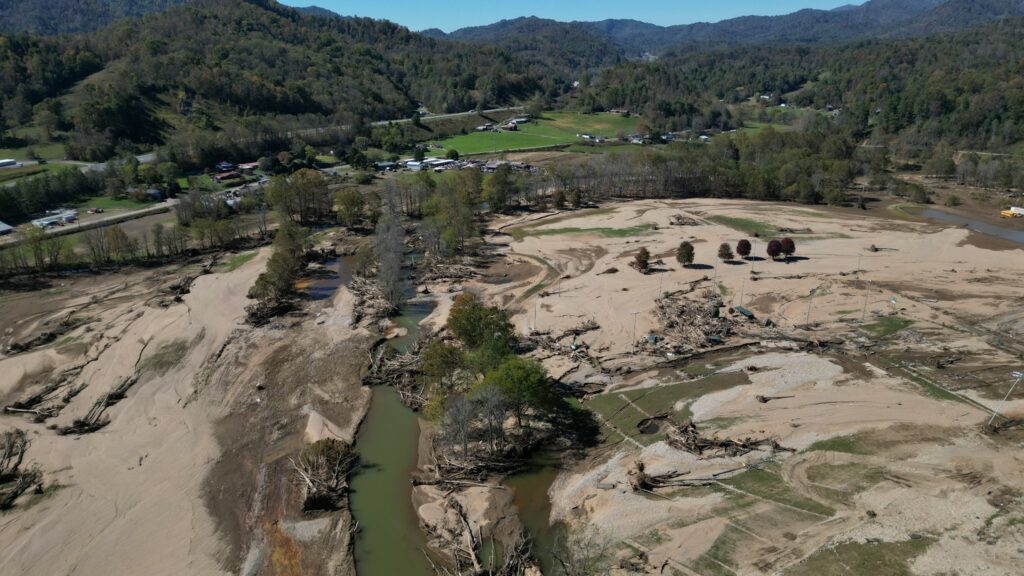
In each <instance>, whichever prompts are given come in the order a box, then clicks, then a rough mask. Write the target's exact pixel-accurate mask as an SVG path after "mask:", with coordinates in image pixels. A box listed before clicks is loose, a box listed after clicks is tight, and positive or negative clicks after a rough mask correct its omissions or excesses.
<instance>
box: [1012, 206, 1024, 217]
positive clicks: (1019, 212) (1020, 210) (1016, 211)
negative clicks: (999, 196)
mask: <svg viewBox="0 0 1024 576" xmlns="http://www.w3.org/2000/svg"><path fill="white" fill-rule="evenodd" d="M1010 212H1013V213H1014V214H1017V215H1018V216H1024V208H1017V207H1016V206H1014V207H1012V208H1010Z"/></svg>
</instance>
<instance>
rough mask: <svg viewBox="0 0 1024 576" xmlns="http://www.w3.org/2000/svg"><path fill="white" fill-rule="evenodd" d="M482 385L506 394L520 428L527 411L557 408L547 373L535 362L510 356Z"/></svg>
mask: <svg viewBox="0 0 1024 576" xmlns="http://www.w3.org/2000/svg"><path fill="white" fill-rule="evenodd" d="M482 386H496V387H497V388H498V389H500V390H501V391H502V392H503V394H504V397H505V400H506V402H508V405H509V407H510V408H511V409H512V413H513V414H515V416H516V423H517V424H518V425H519V427H522V426H523V416H525V415H526V413H527V412H528V411H535V412H540V413H546V412H548V411H549V410H551V408H552V407H553V406H554V401H555V394H554V392H553V391H552V389H551V387H550V386H549V385H548V383H547V373H546V372H545V370H544V367H543V366H541V364H540V362H537V361H536V360H530V359H526V358H522V357H519V356H509V357H508V358H506V359H505V360H504V361H503V362H502V363H501V364H500V365H498V367H497V368H495V369H494V370H492V371H490V372H489V373H487V375H486V376H484V379H483V383H482Z"/></svg>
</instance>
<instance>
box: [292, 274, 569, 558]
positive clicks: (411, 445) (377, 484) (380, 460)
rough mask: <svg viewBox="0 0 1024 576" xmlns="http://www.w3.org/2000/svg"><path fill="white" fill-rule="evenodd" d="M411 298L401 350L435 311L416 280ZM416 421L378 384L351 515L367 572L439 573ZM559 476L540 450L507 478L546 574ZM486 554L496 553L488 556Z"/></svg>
mask: <svg viewBox="0 0 1024 576" xmlns="http://www.w3.org/2000/svg"><path fill="white" fill-rule="evenodd" d="M354 264H355V258H354V257H347V256H346V257H341V258H337V259H334V260H331V261H329V262H326V263H325V268H326V270H325V273H324V274H320V275H318V277H316V278H313V279H311V280H310V281H309V283H308V284H307V285H306V290H307V293H308V294H309V295H310V296H311V297H312V298H314V299H317V300H325V299H329V298H331V297H333V294H334V292H335V291H336V290H337V289H338V287H339V286H342V285H346V286H347V285H348V284H349V282H350V281H351V279H352V272H351V270H352V267H353V265H354ZM405 297H406V299H407V300H412V301H411V302H408V301H407V303H406V304H405V305H404V306H403V307H402V309H401V313H400V314H399V315H398V316H397V317H395V318H393V320H394V322H395V323H396V324H397V325H398V326H400V327H401V328H404V329H405V331H406V333H405V334H404V335H402V336H400V337H398V338H394V339H392V340H391V341H390V345H392V346H394V347H395V348H396V349H398V350H399V351H402V350H405V349H408V348H409V347H411V346H412V345H414V344H415V342H417V341H418V340H419V338H420V337H421V335H422V331H421V328H420V322H421V321H422V320H423V319H425V318H426V317H427V316H429V315H430V313H431V312H432V311H433V309H434V305H433V304H432V303H429V302H422V301H415V300H414V297H415V287H414V286H413V283H412V282H411V281H409V282H407V285H406V288H405ZM417 419H418V416H417V415H416V413H415V412H413V411H412V410H409V409H408V408H406V407H405V405H403V404H402V402H401V400H400V399H399V397H398V394H397V393H396V392H395V391H394V390H393V389H392V388H388V387H380V388H376V389H374V391H373V398H372V400H371V403H370V409H369V411H368V412H367V414H366V418H365V419H364V421H363V424H362V426H361V427H360V429H359V434H358V437H357V438H356V448H357V449H358V450H359V454H360V458H361V466H360V468H359V470H358V472H356V474H355V475H354V476H353V478H352V486H351V489H352V494H351V499H350V503H351V509H352V515H353V517H354V518H355V520H356V522H358V526H359V532H358V533H357V535H356V539H355V559H356V571H357V572H358V574H359V575H360V576H394V575H396V574H401V575H403V576H430V575H431V574H433V571H432V570H431V567H430V563H429V562H428V561H427V559H426V556H425V555H424V551H425V550H426V548H427V542H426V538H425V536H424V534H423V532H422V530H420V527H419V521H418V519H417V516H416V511H415V510H414V508H413V504H412V484H411V483H410V478H411V474H412V472H413V471H414V469H415V468H416V458H417V443H418V436H419V422H418V420H417ZM557 475H558V466H557V458H555V457H554V456H553V455H541V456H538V457H536V458H534V460H533V461H531V463H530V466H529V467H528V468H527V469H526V470H525V471H523V472H521V473H519V474H517V475H515V476H513V477H511V478H509V479H508V481H507V485H508V486H509V488H510V489H512V490H514V491H515V497H514V500H515V504H516V506H517V508H518V510H519V514H520V517H521V519H522V521H523V524H524V525H525V527H526V529H527V532H528V533H529V534H530V536H531V538H532V539H533V542H534V551H535V553H536V554H537V556H538V557H539V558H540V559H541V562H542V566H543V568H544V571H545V573H548V570H549V568H550V564H549V560H548V561H546V560H545V559H550V554H551V551H552V549H553V546H554V531H553V529H552V528H551V527H550V525H549V523H548V519H549V517H550V511H551V505H550V500H549V499H548V495H547V492H548V488H549V487H550V486H551V483H552V482H553V481H554V479H555V477H556V476H557ZM487 556H489V553H486V555H485V556H484V557H485V558H486V557H487Z"/></svg>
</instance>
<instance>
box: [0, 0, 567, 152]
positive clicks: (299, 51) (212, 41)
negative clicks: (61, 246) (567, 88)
mask: <svg viewBox="0 0 1024 576" xmlns="http://www.w3.org/2000/svg"><path fill="white" fill-rule="evenodd" d="M5 44H7V45H14V46H21V47H22V48H18V49H17V50H18V51H19V53H22V54H24V55H23V56H19V57H18V58H17V59H16V60H15V61H14V62H15V63H14V64H13V66H10V67H11V68H13V70H12V71H11V72H10V77H11V78H12V79H13V81H12V82H11V83H10V84H7V86H15V89H14V91H13V92H14V93H15V96H16V97H15V98H14V99H12V100H11V101H8V102H5V103H4V104H3V108H4V117H6V118H8V121H9V124H11V125H12V126H17V125H21V124H24V123H26V122H29V121H32V119H33V107H35V109H36V111H38V109H39V105H40V104H43V103H44V100H45V99H47V98H52V97H53V96H55V95H56V94H58V93H59V92H61V91H62V90H70V92H69V93H68V94H67V95H66V96H63V97H62V98H61V99H60V102H59V103H56V104H54V103H46V104H45V105H46V106H47V107H48V108H51V109H53V110H56V111H57V112H58V113H60V114H61V117H60V118H59V124H61V125H63V126H65V127H67V128H70V130H69V140H68V142H67V149H68V152H69V153H70V154H71V155H72V156H73V157H78V158H85V159H104V158H106V157H108V156H109V155H111V154H113V153H114V152H115V151H116V150H118V149H119V148H128V149H130V148H132V147H133V145H134V144H159V143H163V142H168V141H171V140H173V139H174V138H175V137H178V136H180V135H181V134H183V133H202V132H218V133H225V132H230V133H231V134H232V137H233V138H234V139H235V140H240V139H246V138H255V137H258V135H259V134H261V133H267V132H275V131H278V132H279V131H283V127H282V126H283V125H284V124H282V123H286V124H287V127H288V128H289V129H294V128H297V127H303V126H324V125H344V124H360V123H365V122H367V121H372V120H387V119H394V118H406V117H409V116H411V115H412V114H413V113H414V112H415V111H416V110H417V109H418V108H419V107H420V106H421V105H426V106H427V107H428V108H430V109H431V110H432V111H435V112H453V111H465V110H468V109H471V108H473V107H475V106H478V105H480V106H492V105H501V104H509V103H513V102H516V101H520V100H525V99H528V98H531V97H533V96H534V95H535V94H537V93H538V92H546V91H551V90H554V91H556V92H557V90H558V89H559V87H560V86H563V85H564V84H566V82H567V80H566V79H564V78H563V79H560V78H558V77H557V75H556V74H546V75H544V77H543V78H541V77H540V76H539V75H537V74H532V73H531V70H530V67H528V66H526V65H524V64H522V61H521V60H520V59H516V58H513V57H511V56H509V54H508V53H507V52H505V51H503V50H501V49H499V48H495V47H489V46H483V47H481V46H468V45H463V44H459V43H454V42H445V41H438V40H434V39H430V38H426V37H424V36H421V35H418V34H414V33H412V32H409V31H408V30H407V29H405V28H402V27H400V26H397V25H394V24H391V23H388V22H383V21H375V20H370V19H354V18H345V19H342V18H321V17H315V16H306V15H303V14H301V13H300V12H298V11H296V10H293V9H291V8H287V7H284V6H281V5H279V4H277V3H276V2H273V1H270V0H251V1H246V0H195V1H194V2H190V3H188V4H186V5H184V6H179V7H176V8H172V9H170V10H168V11H166V12H162V13H158V14H151V15H148V16H146V17H144V18H142V19H128V20H124V21H121V22H118V23H117V24H114V25H113V26H111V27H108V28H106V29H104V30H102V31H101V32H97V33H94V34H91V35H88V36H86V37H82V38H70V39H64V40H59V41H49V40H36V39H29V38H25V37H8V38H5V39H3V40H0V46H4V45H5ZM25 46H27V47H25ZM79 53H81V54H85V55H87V57H86V56H83V58H85V59H86V61H87V64H88V65H79V64H76V63H75V62H76V60H77V58H75V57H74V55H75V54H79ZM33 58H43V59H44V60H45V59H46V58H49V59H50V60H54V59H55V60H57V61H58V64H59V65H60V66H59V68H60V69H59V72H58V73H55V74H49V73H42V74H40V70H39V68H38V67H36V66H34V65H31V59H33ZM64 60H71V62H69V63H65V62H64ZM96 62H99V63H100V64H101V66H102V71H100V72H99V73H97V74H95V75H93V76H90V77H89V78H87V79H85V80H84V81H83V82H81V83H79V84H77V85H74V87H73V88H72V85H73V84H74V82H76V81H77V80H79V79H80V78H81V76H82V75H83V73H85V72H91V71H93V70H95V69H98V68H99V66H96ZM19 63H21V64H19ZM57 67H58V66H57V65H56V64H54V65H53V66H50V68H52V69H56V68H57ZM4 73H5V74H7V71H6V70H5V71H4ZM36 76H41V77H40V78H36ZM32 85H39V86H40V88H39V89H29V87H30V86H32Z"/></svg>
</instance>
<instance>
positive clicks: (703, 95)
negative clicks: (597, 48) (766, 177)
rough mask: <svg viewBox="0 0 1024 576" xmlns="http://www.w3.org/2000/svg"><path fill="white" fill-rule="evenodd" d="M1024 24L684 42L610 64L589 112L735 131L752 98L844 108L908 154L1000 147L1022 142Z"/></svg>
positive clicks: (588, 100) (855, 123)
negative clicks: (944, 147)
mask: <svg viewBox="0 0 1024 576" xmlns="http://www.w3.org/2000/svg"><path fill="white" fill-rule="evenodd" d="M1022 37H1024V19H1019V18H1013V19H1005V20H1001V21H998V22H995V23H991V24H988V25H986V26H984V27H980V28H974V29H971V30H966V31H962V32H958V33H950V34H943V35H936V36H930V37H927V38H915V39H902V40H890V41H886V40H872V41H868V42H861V43H857V44H850V45H841V46H817V47H814V46H785V45H781V46H774V47H772V48H771V49H770V50H766V49H764V48H763V47H733V48H727V49H721V50H694V49H686V50H680V51H677V52H674V53H669V54H668V55H667V56H666V57H664V58H662V59H660V60H659V61H658V62H654V63H633V64H629V65H625V66H620V67H617V68H613V69H609V70H607V71H606V72H604V73H603V74H602V75H600V76H599V77H597V78H595V79H594V81H593V82H592V83H591V84H590V86H589V87H588V88H587V89H586V91H585V93H584V94H583V96H582V98H581V101H582V102H583V105H584V107H585V108H591V109H607V108H619V107H628V108H630V109H632V110H636V111H640V112H642V113H643V114H644V116H645V117H646V118H648V119H649V120H650V121H652V122H653V123H654V126H655V127H658V128H660V129H663V130H670V129H684V128H691V127H693V128H697V129H705V128H711V127H716V126H718V127H726V126H725V125H724V124H723V118H725V117H726V116H727V115H728V105H729V104H733V103H738V102H744V101H747V100H753V101H756V102H762V100H761V99H760V98H759V96H766V97H767V98H769V101H768V102H767V103H775V104H778V103H779V102H783V101H785V102H788V103H789V104H790V105H798V106H802V107H813V108H815V109H818V110H826V109H829V108H832V109H835V110H841V111H842V112H841V113H840V114H839V118H840V119H841V121H843V122H846V123H847V124H848V125H849V127H850V128H851V129H852V130H854V131H855V132H857V133H860V134H862V135H863V136H865V137H866V136H874V137H875V138H876V139H877V140H888V139H894V141H895V143H896V144H898V145H902V146H905V147H906V148H907V149H908V150H909V151H911V152H914V151H917V152H921V153H923V152H924V151H927V150H928V149H930V148H931V147H933V146H935V145H936V144H937V143H938V142H940V141H943V140H945V141H948V142H951V143H956V144H959V145H962V146H965V147H971V148H976V149H993V150H998V149H1002V148H1005V147H1008V146H1010V145H1012V144H1015V143H1017V142H1020V141H1022V140H1024V43H1022V42H1021V41H1020V39H1021V38H1022Z"/></svg>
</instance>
